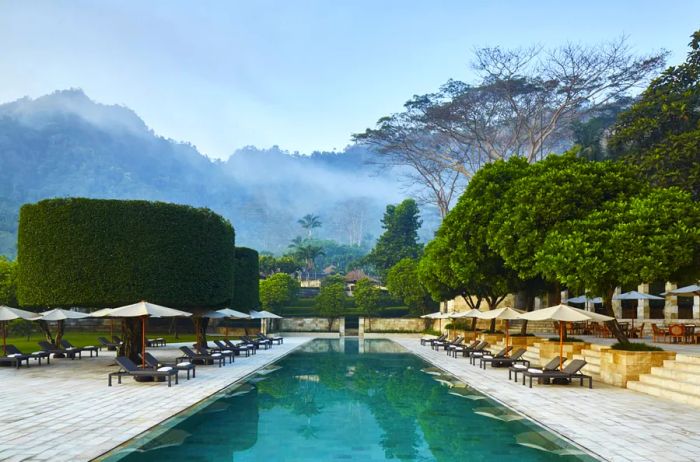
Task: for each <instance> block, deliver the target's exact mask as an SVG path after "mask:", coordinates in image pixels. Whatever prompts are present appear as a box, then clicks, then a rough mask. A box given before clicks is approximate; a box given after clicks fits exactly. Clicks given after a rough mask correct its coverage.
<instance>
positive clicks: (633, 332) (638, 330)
mask: <svg viewBox="0 0 700 462" xmlns="http://www.w3.org/2000/svg"><path fill="white" fill-rule="evenodd" d="M629 336H630V338H644V323H642V324H641V325H640V326H639V327H631V328H630V330H629Z"/></svg>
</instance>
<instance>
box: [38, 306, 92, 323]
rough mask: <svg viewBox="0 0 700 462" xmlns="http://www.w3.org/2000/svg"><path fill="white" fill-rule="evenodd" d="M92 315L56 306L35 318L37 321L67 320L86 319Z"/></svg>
mask: <svg viewBox="0 0 700 462" xmlns="http://www.w3.org/2000/svg"><path fill="white" fill-rule="evenodd" d="M89 317H90V315H89V314H86V313H81V312H79V311H70V310H63V309H61V308H56V309H53V310H49V311H43V312H42V313H41V316H40V317H38V318H35V320H37V321H65V320H66V319H84V318H89Z"/></svg>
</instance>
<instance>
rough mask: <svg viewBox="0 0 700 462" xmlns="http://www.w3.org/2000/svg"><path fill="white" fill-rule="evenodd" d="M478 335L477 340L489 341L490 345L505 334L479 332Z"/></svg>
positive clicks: (499, 340) (497, 341)
mask: <svg viewBox="0 0 700 462" xmlns="http://www.w3.org/2000/svg"><path fill="white" fill-rule="evenodd" d="M478 337H479V340H482V341H485V342H489V345H490V346H494V345H495V344H497V343H499V342H501V341H502V340H504V339H505V338H506V336H505V334H479V335H478Z"/></svg>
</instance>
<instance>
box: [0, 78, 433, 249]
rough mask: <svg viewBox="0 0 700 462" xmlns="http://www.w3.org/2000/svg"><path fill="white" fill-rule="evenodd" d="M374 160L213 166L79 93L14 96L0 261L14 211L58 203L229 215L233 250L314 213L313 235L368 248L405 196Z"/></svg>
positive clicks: (6, 116)
mask: <svg viewBox="0 0 700 462" xmlns="http://www.w3.org/2000/svg"><path fill="white" fill-rule="evenodd" d="M372 156H373V154H372V153H371V152H369V151H368V150H367V149H365V148H364V147H360V146H350V147H348V148H346V149H345V150H344V151H342V152H339V153H335V152H315V153H312V154H310V155H300V154H290V153H288V152H286V151H284V150H282V149H280V148H278V147H273V148H271V149H258V148H255V147H246V148H243V149H240V150H238V151H236V152H234V153H233V154H232V155H231V157H230V158H229V159H228V160H226V161H218V160H211V159H209V158H208V157H206V156H205V155H203V154H202V153H200V152H199V151H198V150H197V148H196V147H194V146H192V145H191V144H188V143H184V142H178V141H174V140H171V139H165V138H162V137H160V136H158V135H157V134H155V133H154V132H153V131H152V130H150V129H149V128H148V126H147V124H146V123H145V122H144V121H143V120H141V119H140V118H139V117H138V115H137V114H136V113H134V112H133V111H132V110H131V109H129V108H126V107H123V106H116V105H109V106H108V105H103V104H99V103H96V102H94V101H92V100H91V99H90V98H89V97H88V96H86V95H85V94H84V93H83V92H82V91H81V90H75V89H72V90H64V91H57V92H55V93H52V94H50V95H47V96H43V97H40V98H36V99H30V98H22V99H20V100H17V101H14V102H11V103H7V104H3V105H0V254H6V255H9V256H14V253H15V242H16V227H17V213H18V210H19V207H20V206H21V204H23V203H26V202H34V201H37V200H41V199H44V198H50V197H66V196H82V197H93V198H119V199H148V200H162V201H168V202H176V203H181V204H189V205H193V206H197V207H203V206H204V207H209V208H211V209H212V210H214V211H215V212H217V213H220V214H222V215H223V216H225V217H226V218H228V219H229V220H231V222H232V223H233V225H234V227H235V228H236V234H237V236H236V241H237V244H238V245H245V246H250V247H254V248H256V249H259V250H268V251H272V252H276V253H280V252H283V251H284V250H285V249H286V248H287V244H288V243H289V241H290V240H291V239H292V238H294V237H295V236H296V235H299V234H301V231H302V230H301V228H300V227H299V226H298V224H297V223H296V221H297V220H298V219H299V218H300V217H301V216H303V215H305V214H308V213H312V214H316V215H319V216H320V217H321V221H322V222H323V227H322V228H321V229H319V230H318V232H317V233H316V234H317V235H318V237H321V238H328V239H335V240H337V241H339V242H341V243H346V244H362V243H364V244H365V245H368V244H371V242H372V241H373V240H374V239H375V238H376V237H377V236H378V235H379V233H380V232H381V223H380V221H379V220H380V219H381V216H382V214H383V211H384V208H385V206H386V204H388V203H396V202H399V201H400V200H402V199H403V198H404V197H405V196H406V191H405V190H403V188H402V184H401V182H400V180H399V174H398V172H395V171H389V170H386V169H384V170H380V169H377V167H376V165H372V163H371V160H372ZM426 215H427V216H428V217H427V219H426V222H431V221H433V219H432V218H431V216H430V214H429V213H428V214H426ZM433 222H434V221H433ZM423 234H424V237H426V238H429V237H430V234H431V226H424V230H423Z"/></svg>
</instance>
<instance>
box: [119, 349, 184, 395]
mask: <svg viewBox="0 0 700 462" xmlns="http://www.w3.org/2000/svg"><path fill="white" fill-rule="evenodd" d="M115 361H116V362H117V364H119V368H120V369H119V370H118V371H117V372H110V373H109V375H108V376H107V386H109V387H111V386H112V377H114V376H117V383H122V376H124V375H130V376H132V377H134V378H136V377H153V379H154V380H155V379H157V378H161V377H162V378H165V379H167V380H168V386H171V385H172V378H173V376H175V385H177V384H178V380H177V369H173V368H172V367H161V368H158V369H156V370H153V369H139V367H138V366H137V365H136V363H134V362H133V361H132V360H130V359H129V358H127V357H126V356H117V357H116V359H115Z"/></svg>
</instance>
